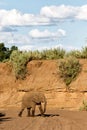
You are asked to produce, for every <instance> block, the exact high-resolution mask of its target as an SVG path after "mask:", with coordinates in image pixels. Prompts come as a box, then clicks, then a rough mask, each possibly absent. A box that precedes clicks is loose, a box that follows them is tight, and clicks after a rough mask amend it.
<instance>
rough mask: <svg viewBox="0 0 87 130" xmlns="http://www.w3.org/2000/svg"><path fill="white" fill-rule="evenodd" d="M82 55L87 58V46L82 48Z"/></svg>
mask: <svg viewBox="0 0 87 130" xmlns="http://www.w3.org/2000/svg"><path fill="white" fill-rule="evenodd" d="M81 52H82V55H81V58H87V47H84V48H82V51H81Z"/></svg>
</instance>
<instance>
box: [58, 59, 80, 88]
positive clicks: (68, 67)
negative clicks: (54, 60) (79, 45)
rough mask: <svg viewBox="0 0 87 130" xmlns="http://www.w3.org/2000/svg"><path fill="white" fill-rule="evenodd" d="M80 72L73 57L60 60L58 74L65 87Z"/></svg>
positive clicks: (77, 62)
mask: <svg viewBox="0 0 87 130" xmlns="http://www.w3.org/2000/svg"><path fill="white" fill-rule="evenodd" d="M80 71H81V64H80V63H79V61H78V60H77V59H76V58H75V57H68V58H65V59H62V60H61V61H60V64H59V74H60V76H61V77H62V78H63V80H64V82H65V83H66V85H67V86H69V84H70V83H71V82H72V81H73V80H75V78H76V76H77V75H78V73H79V72H80Z"/></svg>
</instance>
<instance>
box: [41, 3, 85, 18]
mask: <svg viewBox="0 0 87 130" xmlns="http://www.w3.org/2000/svg"><path fill="white" fill-rule="evenodd" d="M40 14H41V15H43V16H44V17H48V18H51V19H54V20H55V18H56V20H61V19H73V20H74V19H77V20H78V19H80V20H87V5H83V6H66V5H60V6H45V7H43V8H42V9H41V11H40Z"/></svg>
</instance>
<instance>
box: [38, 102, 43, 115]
mask: <svg viewBox="0 0 87 130" xmlns="http://www.w3.org/2000/svg"><path fill="white" fill-rule="evenodd" d="M38 107H39V110H40V113H41V115H43V114H44V112H43V108H42V105H41V104H40V105H38Z"/></svg>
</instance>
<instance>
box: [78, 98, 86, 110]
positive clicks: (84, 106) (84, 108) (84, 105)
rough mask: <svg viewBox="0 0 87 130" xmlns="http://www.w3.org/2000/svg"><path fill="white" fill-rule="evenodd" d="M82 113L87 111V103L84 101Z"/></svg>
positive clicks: (81, 108)
mask: <svg viewBox="0 0 87 130" xmlns="http://www.w3.org/2000/svg"><path fill="white" fill-rule="evenodd" d="M80 110H81V111H87V101H84V100H83V106H81V107H80Z"/></svg>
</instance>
